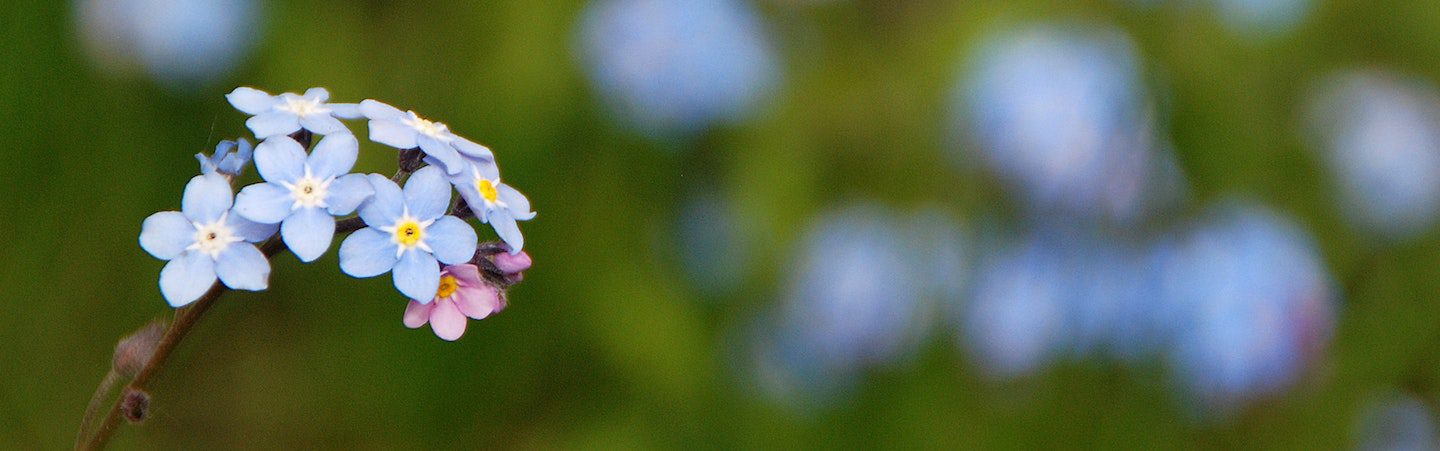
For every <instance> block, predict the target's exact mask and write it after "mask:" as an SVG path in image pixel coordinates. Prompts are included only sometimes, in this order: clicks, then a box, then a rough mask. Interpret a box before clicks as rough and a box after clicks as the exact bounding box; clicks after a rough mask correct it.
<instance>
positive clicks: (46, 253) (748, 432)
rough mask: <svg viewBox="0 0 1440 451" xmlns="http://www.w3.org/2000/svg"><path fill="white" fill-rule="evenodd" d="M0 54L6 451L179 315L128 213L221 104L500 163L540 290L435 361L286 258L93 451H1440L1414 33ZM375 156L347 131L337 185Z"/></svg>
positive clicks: (48, 25)
mask: <svg viewBox="0 0 1440 451" xmlns="http://www.w3.org/2000/svg"><path fill="white" fill-rule="evenodd" d="M0 24H3V26H0V43H3V44H0V56H3V57H4V61H5V63H4V64H3V65H0V143H3V144H4V145H5V148H6V151H5V152H4V153H0V179H3V180H5V181H6V182H5V183H4V184H3V185H0V211H3V212H4V213H0V236H3V237H5V240H4V244H5V246H4V247H3V248H0V249H3V250H0V299H4V301H0V302H3V303H4V305H5V306H6V308H5V314H3V315H0V342H3V343H5V345H3V346H0V374H3V375H4V376H5V377H4V381H5V382H4V383H0V405H4V406H7V407H8V408H6V409H0V447H13V448H16V449H48V448H57V447H62V446H64V445H66V444H68V443H70V440H71V439H72V438H73V435H72V434H73V433H74V430H75V428H76V426H77V425H78V421H79V418H80V416H81V414H82V413H83V410H84V407H85V402H86V401H87V399H88V396H89V395H90V393H91V391H92V390H93V389H94V386H95V384H96V383H97V382H98V381H99V380H100V379H101V377H102V376H103V375H104V371H105V365H106V364H107V363H108V362H109V361H110V355H109V354H110V351H111V350H112V349H113V345H114V343H115V340H117V339H119V338H120V337H122V336H124V335H126V334H127V333H129V332H131V331H133V330H135V329H136V328H139V327H141V326H142V325H144V324H145V323H146V321H148V320H149V319H151V318H153V317H155V316H156V315H164V314H170V312H171V310H170V309H169V307H167V306H166V305H165V303H164V301H163V300H162V299H161V298H160V294H159V290H158V288H157V286H156V276H157V275H158V272H159V270H160V267H161V266H162V265H163V262H160V261H157V260H154V259H152V258H150V257H149V256H147V255H146V254H145V253H144V252H143V251H142V250H141V249H140V248H139V245H138V243H137V241H136V240H137V235H138V233H139V230H140V223H141V221H142V220H143V219H144V218H145V217H146V216H147V215H149V214H150V213H153V212H156V211H162V210H172V209H175V208H176V207H178V205H179V199H180V193H181V188H182V187H183V185H184V183H185V181H186V180H188V179H189V178H190V177H192V176H193V175H194V174H195V172H196V163H195V160H194V158H193V157H192V156H193V155H194V154H195V153H197V152H201V151H205V152H209V151H210V149H213V148H214V147H215V145H216V143H218V142H219V141H220V140H223V139H234V138H236V137H247V138H250V137H249V136H248V131H247V130H246V129H245V127H244V124H243V121H244V115H242V114H240V113H238V112H236V111H234V110H233V109H232V108H231V107H230V106H229V104H228V103H227V102H226V101H225V99H224V97H223V95H224V93H226V92H229V91H230V90H231V89H233V88H234V87H235V86H238V85H250V86H255V87H257V88H261V89H265V90H267V91H270V92H282V91H301V90H304V89H305V88H308V87H311V86H324V87H327V88H329V90H330V92H331V93H332V98H333V99H334V100H335V101H342V102H343V101H359V100H361V99H363V98H375V99H379V100H383V101H387V102H390V103H392V104H396V105H405V106H406V107H407V108H413V109H415V110H416V111H423V112H425V114H426V115H427V116H429V117H433V118H435V119H437V120H440V121H443V122H445V123H446V124H448V125H449V126H450V127H451V129H452V130H454V131H455V132H457V133H459V134H461V135H464V136H466V137H469V138H472V139H474V140H475V141H478V142H480V143H482V144H485V145H487V146H489V147H491V148H492V149H494V150H495V153H496V155H497V157H498V158H499V159H501V160H503V161H504V163H503V164H504V167H505V168H506V173H505V181H506V182H507V183H511V184H514V185H516V186H519V187H523V189H524V191H525V193H526V194H527V195H528V196H529V197H530V200H531V202H532V204H533V206H534V209H535V210H536V211H537V212H539V216H538V217H537V218H536V219H535V220H533V221H529V222H527V223H524V224H523V226H522V227H524V230H525V233H526V250H527V252H529V253H530V254H531V255H532V256H533V257H534V260H535V264H534V267H533V268H532V269H531V270H530V271H528V272H527V273H526V276H525V282H524V283H523V284H521V285H519V286H517V288H516V289H514V290H513V291H512V292H510V293H509V302H510V303H509V307H508V308H507V309H506V310H505V311H504V312H503V313H501V314H498V315H493V316H491V317H489V318H487V319H485V320H483V321H478V322H473V323H471V324H470V325H469V329H468V330H467V333H466V334H465V336H464V338H462V339H461V340H459V341H457V342H454V343H446V342H442V341H440V340H437V339H436V338H435V337H434V336H433V334H431V333H430V332H429V331H427V330H410V329H407V328H405V327H404V326H403V325H402V324H401V314H402V312H403V311H404V309H405V305H406V301H405V299H403V298H402V297H401V296H400V295H398V294H397V293H395V291H394V289H393V288H392V287H391V286H390V282H389V280H388V279H386V278H378V279H363V280H357V279H352V278H349V277H347V276H345V275H343V274H342V273H341V272H340V271H339V269H338V267H337V261H336V258H335V254H334V253H333V249H332V252H331V253H329V254H327V255H325V256H323V257H321V258H320V259H319V260H318V261H316V262H315V263H313V264H302V263H300V262H299V261H298V260H297V259H296V258H295V257H294V256H291V255H289V254H285V255H282V256H280V257H278V258H277V259H275V260H274V261H273V274H272V277H271V281H270V289H269V290H268V291H265V292H259V293H249V292H245V293H230V294H227V295H226V297H225V298H224V299H223V300H222V301H221V302H220V303H219V304H218V305H217V307H216V308H215V309H213V310H212V311H210V312H209V313H208V314H207V317H206V318H205V320H204V321H203V322H202V323H201V324H200V326H199V327H198V328H197V330H196V331H195V332H194V333H193V334H192V335H190V336H189V337H188V338H187V340H186V341H185V342H184V343H183V344H182V346H181V347H180V349H179V351H178V353H177V354H176V355H175V356H174V358H173V360H172V362H171V365H170V366H169V367H167V368H166V370H165V372H164V373H162V374H161V375H160V376H159V378H158V379H157V380H156V383H155V384H154V386H153V393H152V395H153V402H152V408H153V412H154V413H153V416H152V417H151V418H150V420H148V421H147V423H146V424H145V425H144V426H142V427H138V428H136V427H125V429H124V430H122V431H121V432H120V434H119V436H118V438H117V440H116V442H115V445H116V447H117V448H122V449H133V448H145V449H150V448H181V449H190V448H214V447H245V448H265V449H295V448H328V447H341V448H380V449H393V448H401V449H408V448H425V449H429V448H482V447H483V448H490V447H497V448H498V447H504V448H522V447H523V448H577V447H584V448H625V449H633V448H681V447H694V446H707V447H721V448H737V447H738V448H794V447H806V448H808V447H815V448H835V447H866V448H880V447H883V448H902V449H903V448H913V447H936V448H954V447H969V448H981V449H996V448H1001V449H1005V448H1054V447H1067V448H1069V447H1081V448H1088V447H1103V448H1140V449H1155V448H1168V447H1186V448H1235V447H1244V448H1283V449H1323V448H1334V447H1362V448H1366V449H1385V448H1386V447H1388V446H1392V445H1412V446H1421V447H1427V446H1428V447H1433V446H1435V440H1436V439H1435V437H1436V431H1437V429H1436V425H1435V418H1437V416H1436V412H1435V409H1436V405H1437V403H1440V321H1437V320H1440V233H1437V229H1436V225H1435V221H1434V218H1435V212H1436V205H1440V189H1437V188H1436V186H1437V183H1440V182H1437V181H1440V165H1437V164H1436V163H1435V162H1436V161H1440V154H1437V152H1440V144H1437V143H1436V142H1433V141H1435V140H1436V137H1435V136H1436V132H1435V130H1436V127H1437V126H1440V124H1437V123H1436V122H1435V121H1436V120H1437V117H1436V113H1435V109H1436V108H1437V106H1436V102H1437V101H1436V99H1435V98H1434V97H1435V94H1434V92H1435V89H1436V88H1435V86H1440V84H1437V83H1440V8H1437V7H1436V6H1435V5H1434V4H1432V3H1429V2H1421V1H1395V0H1379V1H1361V0H1310V1H1296V0H1177V1H1163V0H1152V1H1141V0H1085V1H1077V2H1051V1H1039V0H1015V1H943V0H899V1H880V0H863V1H862V0H832V1H813V0H805V1H798V0H685V1H679V0H677V1H648V0H593V1H584V0H567V1H555V2H534V1H510V0H504V1H501V0H497V1H484V2H475V1H465V0H441V1H432V2H380V1H342V0H225V1H213V2H199V1H194V2H191V1H179V0H76V1H70V2H66V1H50V0H11V1H8V2H5V4H4V5H3V6H0ZM352 129H353V130H354V131H355V132H357V133H360V134H363V133H364V132H365V128H364V125H363V124H361V123H355V124H352ZM362 141H363V140H362ZM394 157H395V151H394V150H393V149H389V148H386V147H384V146H379V145H373V144H372V143H368V142H365V143H363V144H362V147H361V150H360V159H359V162H358V163H357V166H356V170H357V171H363V172H382V171H389V170H391V169H392V168H393V167H394V164H395V163H394V161H393V159H394ZM250 172H251V174H250V175H247V176H244V177H242V179H241V180H242V181H243V182H244V183H251V182H254V181H257V180H258V176H256V175H254V174H253V171H250ZM478 230H479V231H480V232H481V238H482V239H493V238H494V237H493V235H492V234H491V232H490V231H489V230H488V229H486V228H479V229H478Z"/></svg>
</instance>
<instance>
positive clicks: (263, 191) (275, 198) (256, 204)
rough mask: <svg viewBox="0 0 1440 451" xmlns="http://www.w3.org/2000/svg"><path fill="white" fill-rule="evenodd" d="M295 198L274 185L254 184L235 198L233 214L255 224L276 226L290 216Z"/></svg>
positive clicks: (243, 189)
mask: <svg viewBox="0 0 1440 451" xmlns="http://www.w3.org/2000/svg"><path fill="white" fill-rule="evenodd" d="M292 205H295V198H293V197H290V189H289V188H286V187H283V186H280V185H278V184H274V183H256V184H254V185H250V186H247V187H244V188H241V189H240V194H238V195H236V196H235V213H236V214H238V215H240V216H242V217H244V218H245V219H249V220H251V221H255V222H261V223H265V224H278V223H279V222H280V221H283V220H285V218H286V217H287V216H290V211H291V210H290V207H291V206H292Z"/></svg>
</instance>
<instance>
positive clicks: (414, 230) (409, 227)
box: [395, 221, 425, 246]
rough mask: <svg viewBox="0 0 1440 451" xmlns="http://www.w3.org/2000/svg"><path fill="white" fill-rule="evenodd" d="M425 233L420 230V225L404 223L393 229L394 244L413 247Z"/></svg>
mask: <svg viewBox="0 0 1440 451" xmlns="http://www.w3.org/2000/svg"><path fill="white" fill-rule="evenodd" d="M424 234H425V231H424V230H422V229H421V228H420V223H418V222H415V221H406V222H404V223H402V224H400V226H399V227H396V228H395V242H396V243H399V244H401V245H404V246H414V245H415V243H419V242H420V239H421V238H423V236H422V235H424Z"/></svg>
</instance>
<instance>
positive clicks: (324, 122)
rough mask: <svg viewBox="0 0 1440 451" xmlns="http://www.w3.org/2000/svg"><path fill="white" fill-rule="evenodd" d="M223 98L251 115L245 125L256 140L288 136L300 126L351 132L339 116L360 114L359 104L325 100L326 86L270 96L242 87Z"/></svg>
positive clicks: (326, 132)
mask: <svg viewBox="0 0 1440 451" xmlns="http://www.w3.org/2000/svg"><path fill="white" fill-rule="evenodd" d="M225 99H226V100H229V101H230V105H231V106H234V107H235V109H237V110H240V112H243V113H245V114H249V115H251V116H254V117H251V118H250V119H248V120H246V121H245V126H247V127H250V131H251V132H254V133H255V138H256V139H265V138H269V137H271V136H281V135H289V134H291V133H295V132H298V131H300V129H301V128H302V127H303V128H304V129H306V130H309V131H310V132H312V133H316V134H320V135H329V134H332V133H350V129H348V128H345V124H342V123H340V119H356V118H359V117H360V111H359V107H357V106H356V105H355V104H353V103H326V102H329V101H330V91H326V90H325V88H310V89H308V90H306V91H305V94H304V95H300V94H295V93H293V92H286V93H282V94H280V95H273V96H272V95H270V93H268V92H265V91H261V90H259V89H255V88H249V87H245V86H241V87H238V88H235V90H233V91H230V93H229V94H226V95H225Z"/></svg>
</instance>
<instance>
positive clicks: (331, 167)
mask: <svg viewBox="0 0 1440 451" xmlns="http://www.w3.org/2000/svg"><path fill="white" fill-rule="evenodd" d="M359 150H360V143H359V142H357V141H356V140H355V137H354V136H353V135H349V134H336V135H330V136H326V137H325V138H324V139H321V140H320V143H319V144H316V145H315V150H314V152H311V153H310V156H309V157H308V158H307V157H306V156H305V149H304V148H302V147H301V146H300V143H298V142H295V140H293V139H290V137H288V136H276V137H272V138H270V139H267V140H265V142H262V143H260V147H259V149H256V150H255V168H256V169H257V170H258V171H259V172H260V176H261V177H263V178H265V181H266V182H267V183H257V184H254V185H250V186H247V187H245V189H242V190H240V195H239V196H237V197H236V200H235V212H236V213H239V214H240V215H241V216H244V217H245V218H246V219H249V220H252V221H255V222H259V223H264V224H277V223H278V224H280V237H281V238H283V239H284V240H285V245H286V246H289V247H290V250H291V251H292V252H294V253H295V256H296V257H299V258H300V260H301V261H305V262H311V261H315V259H317V258H320V255H322V254H324V253H325V250H326V249H329V248H330V241H331V240H332V239H334V236H335V218H334V216H339V215H346V214H350V212H352V211H355V208H356V207H358V206H360V203H361V202H364V201H365V199H368V198H370V195H371V194H373V193H374V189H373V188H371V186H370V181H369V180H367V179H366V178H365V175H364V174H349V175H346V173H348V172H350V168H351V167H353V166H355V158H356V157H357V154H358V152H359ZM332 215H333V216H332Z"/></svg>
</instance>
